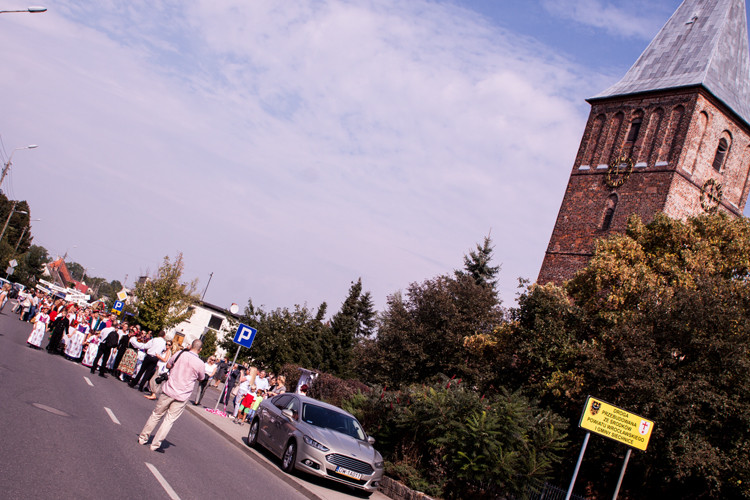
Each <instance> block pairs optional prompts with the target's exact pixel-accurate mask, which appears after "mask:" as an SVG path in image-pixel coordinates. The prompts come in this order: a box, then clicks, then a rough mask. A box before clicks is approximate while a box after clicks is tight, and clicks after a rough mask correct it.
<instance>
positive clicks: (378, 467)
mask: <svg viewBox="0 0 750 500" xmlns="http://www.w3.org/2000/svg"><path fill="white" fill-rule="evenodd" d="M373 465H374V466H375V468H376V469H382V468H383V467H384V465H385V464H384V463H383V461H382V460H381V461H380V462H375V463H374V464H373Z"/></svg>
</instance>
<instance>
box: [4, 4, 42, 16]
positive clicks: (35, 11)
mask: <svg viewBox="0 0 750 500" xmlns="http://www.w3.org/2000/svg"><path fill="white" fill-rule="evenodd" d="M9 12H30V13H32V14H39V13H41V12H47V7H39V6H38V5H37V6H35V5H32V6H31V7H28V8H26V9H24V10H0V14H8V13H9Z"/></svg>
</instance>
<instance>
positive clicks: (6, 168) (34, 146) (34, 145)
mask: <svg viewBox="0 0 750 500" xmlns="http://www.w3.org/2000/svg"><path fill="white" fill-rule="evenodd" d="M2 12H3V11H0V13H2ZM38 147H39V146H37V145H36V144H29V145H28V146H24V147H22V148H16V149H14V150H13V151H11V153H10V156H9V157H8V161H6V162H5V168H3V174H2V175H0V186H2V185H3V181H4V180H5V175H6V174H7V173H8V170H10V165H11V163H10V160H11V159H12V158H13V153H15V152H16V151H18V150H19V149H34V148H38ZM0 239H1V238H0Z"/></svg>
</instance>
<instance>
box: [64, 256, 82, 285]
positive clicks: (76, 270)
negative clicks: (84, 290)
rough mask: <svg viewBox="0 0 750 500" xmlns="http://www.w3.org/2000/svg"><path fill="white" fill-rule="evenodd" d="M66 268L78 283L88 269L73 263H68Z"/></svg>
mask: <svg viewBox="0 0 750 500" xmlns="http://www.w3.org/2000/svg"><path fill="white" fill-rule="evenodd" d="M65 267H67V268H68V272H69V273H70V277H71V278H73V279H74V280H76V281H81V278H83V273H84V272H85V271H86V269H85V268H84V267H83V266H82V265H81V264H79V263H78V262H73V261H70V262H66V263H65Z"/></svg>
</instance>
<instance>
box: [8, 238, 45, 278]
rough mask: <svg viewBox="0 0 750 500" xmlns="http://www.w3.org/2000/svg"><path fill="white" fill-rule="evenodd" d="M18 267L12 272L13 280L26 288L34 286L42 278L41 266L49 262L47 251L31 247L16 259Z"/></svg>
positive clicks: (38, 247)
mask: <svg viewBox="0 0 750 500" xmlns="http://www.w3.org/2000/svg"><path fill="white" fill-rule="evenodd" d="M16 260H17V261H18V266H17V267H16V269H15V271H14V274H13V276H14V280H15V281H17V282H18V283H21V284H23V285H26V286H34V285H35V284H36V282H37V281H38V280H39V279H40V278H41V277H42V272H43V265H44V264H45V263H46V262H48V261H49V255H48V254H47V249H46V248H44V247H42V246H38V245H31V246H30V247H29V249H28V251H27V252H26V253H24V254H22V255H19V256H18V258H17V259H16Z"/></svg>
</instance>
